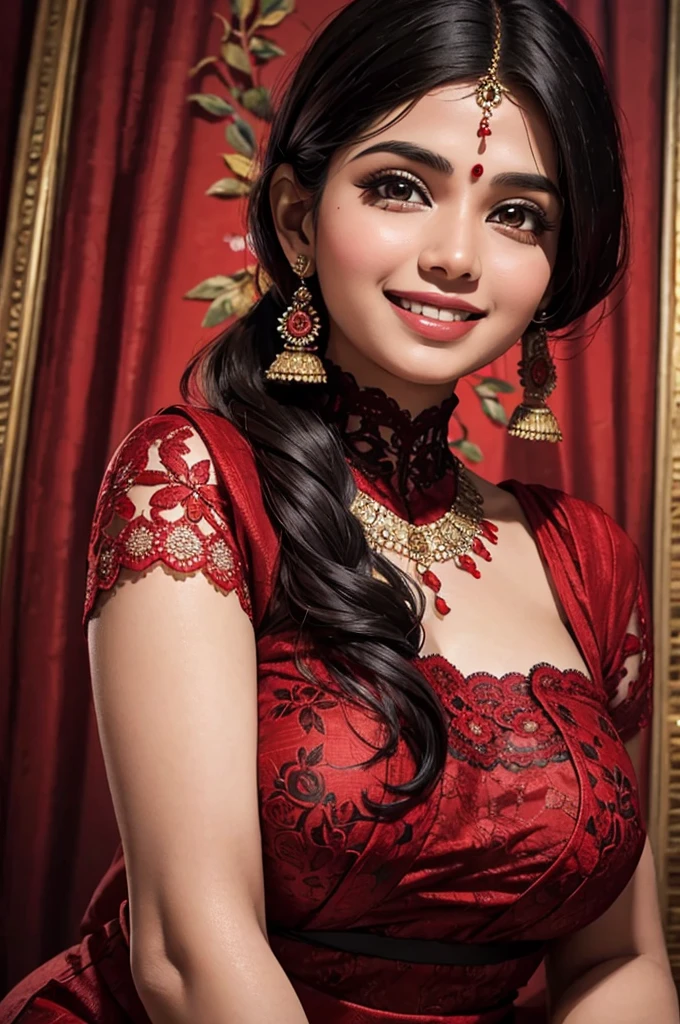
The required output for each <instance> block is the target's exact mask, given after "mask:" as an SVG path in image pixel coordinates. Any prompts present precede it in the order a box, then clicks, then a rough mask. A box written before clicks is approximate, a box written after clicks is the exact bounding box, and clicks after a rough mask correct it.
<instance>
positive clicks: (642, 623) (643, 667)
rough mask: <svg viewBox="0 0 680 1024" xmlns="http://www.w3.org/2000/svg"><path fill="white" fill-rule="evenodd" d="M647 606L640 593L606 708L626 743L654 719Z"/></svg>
mask: <svg viewBox="0 0 680 1024" xmlns="http://www.w3.org/2000/svg"><path fill="white" fill-rule="evenodd" d="M646 604H647V602H646V598H645V595H644V593H643V592H642V590H641V591H640V592H639V593H638V596H637V599H636V603H635V608H634V610H633V612H632V614H631V617H630V621H629V623H628V628H627V631H626V634H625V636H624V638H623V645H622V650H621V664H620V665H619V667H618V668H617V669H616V671H615V672H614V674H613V676H612V677H611V678H610V679H609V680H608V681H607V689H608V692H609V694H610V698H609V701H608V704H607V707H608V710H609V714H610V717H611V719H612V722H613V723H614V725H615V726H616V729H617V731H618V733H619V735H620V736H621V738H622V739H623V740H624V742H625V741H627V740H629V739H632V737H633V736H635V734H636V733H637V732H638V731H639V730H640V729H644V728H646V727H647V726H648V725H649V724H650V723H651V719H652V707H653V692H652V676H653V664H652V662H653V658H652V652H651V647H650V644H651V638H650V634H649V623H648V615H647V607H646Z"/></svg>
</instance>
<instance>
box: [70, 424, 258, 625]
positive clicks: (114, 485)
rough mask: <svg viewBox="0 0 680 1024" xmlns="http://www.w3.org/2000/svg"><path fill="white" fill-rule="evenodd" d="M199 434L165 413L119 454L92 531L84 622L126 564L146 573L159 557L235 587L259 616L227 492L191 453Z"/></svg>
mask: <svg viewBox="0 0 680 1024" xmlns="http://www.w3.org/2000/svg"><path fill="white" fill-rule="evenodd" d="M196 437H197V435H196V432H195V430H194V428H193V427H192V426H191V425H190V424H188V423H187V422H186V420H184V419H183V418H182V417H180V416H160V417H156V418H153V419H149V420H145V421H144V422H143V423H142V424H140V425H139V427H137V428H136V429H135V430H133V431H132V433H131V434H130V435H129V436H128V437H127V438H126V439H125V441H124V442H123V444H122V445H121V446H120V448H119V449H118V451H117V452H116V453H115V455H114V457H113V459H112V460H111V463H110V464H109V467H108V469H107V471H106V474H105V476H104V480H103V482H102V486H101V489H100V494H99V499H98V502H97V508H96V512H95V516H94V522H93V527H92V534H91V537H90V546H89V559H88V573H87V584H86V596H85V608H84V613H83V622H84V623H86V622H87V620H88V619H89V617H90V615H91V614H92V611H93V610H94V606H95V602H96V599H97V595H98V594H99V592H100V591H105V590H110V589H111V588H112V587H113V586H114V584H115V583H116V582H117V580H118V577H119V575H120V570H121V569H122V568H125V569H131V570H134V571H136V572H141V571H143V570H144V569H148V568H149V567H150V566H152V565H155V564H156V563H159V562H160V563H162V564H163V565H165V566H166V567H167V568H169V569H171V570H173V571H174V572H179V573H190V572H196V571H198V570H200V571H201V572H203V573H204V574H205V575H206V576H207V577H208V578H209V579H210V580H211V581H212V582H213V583H214V584H215V585H216V586H217V587H219V588H220V589H221V590H224V591H225V592H228V591H230V590H236V591H237V593H238V597H239V600H240V602H241V605H242V607H243V609H244V611H245V612H246V613H247V614H248V616H249V617H250V618H252V606H251V601H250V592H249V588H248V582H247V578H246V573H245V572H244V570H243V567H242V564H241V557H240V555H239V554H238V551H237V547H236V543H235V541H234V538H233V535H232V531H231V528H230V525H229V515H230V512H229V507H228V496H227V495H226V494H225V493H224V492H223V491H220V490H219V489H218V488H217V487H216V485H215V483H214V482H213V480H214V469H212V467H211V461H210V459H209V458H199V459H197V460H195V461H193V460H192V459H191V458H190V457H189V456H190V447H189V445H188V444H187V441H189V440H190V439H192V438H193V439H195V438H196Z"/></svg>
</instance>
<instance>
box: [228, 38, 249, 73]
mask: <svg viewBox="0 0 680 1024" xmlns="http://www.w3.org/2000/svg"><path fill="white" fill-rule="evenodd" d="M222 57H223V58H224V60H225V61H226V62H227V64H228V65H229V67H230V68H234V69H235V70H236V71H241V72H243V74H244V75H248V77H250V74H251V67H250V61H249V60H248V54H247V53H246V51H245V50H244V49H243V47H242V46H239V44H238V43H233V42H231V41H229V42H228V43H225V45H224V46H223V47H222Z"/></svg>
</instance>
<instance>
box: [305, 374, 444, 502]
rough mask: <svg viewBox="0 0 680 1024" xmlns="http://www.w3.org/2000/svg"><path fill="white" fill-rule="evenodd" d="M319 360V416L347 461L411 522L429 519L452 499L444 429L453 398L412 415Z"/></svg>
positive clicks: (374, 390) (384, 394) (384, 395)
mask: <svg viewBox="0 0 680 1024" xmlns="http://www.w3.org/2000/svg"><path fill="white" fill-rule="evenodd" d="M323 362H324V366H325V368H326V374H327V377H328V383H327V385H326V387H325V388H324V398H323V400H322V402H321V407H320V408H319V413H320V414H321V415H322V416H323V418H324V419H325V420H326V422H328V423H330V424H332V425H334V426H335V427H336V429H337V430H338V432H339V434H340V437H341V440H342V442H343V445H344V447H345V450H346V452H347V456H348V459H349V461H350V463H351V464H352V465H354V466H355V467H356V468H357V469H358V470H359V471H360V472H361V473H362V474H363V475H364V476H365V477H366V478H367V479H368V480H371V481H375V483H376V484H377V485H378V486H379V489H380V492H381V493H382V496H383V497H387V498H390V497H392V498H393V499H395V500H393V501H391V502H390V504H391V505H392V506H393V509H394V511H396V512H398V513H399V514H402V515H405V516H406V517H407V518H409V519H411V520H415V519H417V518H419V517H420V516H421V515H422V514H423V513H425V514H426V517H427V518H429V515H428V513H430V514H434V513H435V512H437V511H439V510H440V506H442V505H446V504H447V503H448V502H449V501H453V499H454V498H455V493H456V486H455V485H456V468H455V459H454V456H453V453H452V452H451V449H450V447H449V442H448V428H449V420H450V419H451V415H452V413H453V411H454V409H455V408H456V406H457V405H458V402H459V399H458V397H457V395H456V394H455V393H453V392H452V393H451V395H449V396H448V397H447V398H445V399H444V401H443V402H441V403H440V404H439V405H432V406H429V407H428V408H427V409H423V410H422V411H421V412H419V413H418V414H417V415H416V416H415V417H412V416H411V413H410V412H408V411H407V410H406V409H402V408H401V407H400V405H399V404H398V402H397V401H396V400H395V399H394V398H390V397H389V395H387V394H386V393H385V392H384V391H383V390H382V389H381V388H377V387H360V386H359V384H358V383H357V380H356V378H355V377H354V375H353V374H352V373H350V372H349V371H347V370H343V369H342V368H341V367H340V366H338V365H337V363H334V362H332V360H330V359H327V358H326V359H324V360H323ZM440 481H441V484H440ZM435 484H438V486H437V487H435V486H434V485H435ZM431 492H435V493H432V494H431V497H432V499H433V502H429V501H428V494H429V493H431Z"/></svg>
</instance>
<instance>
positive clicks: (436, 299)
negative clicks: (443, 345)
mask: <svg viewBox="0 0 680 1024" xmlns="http://www.w3.org/2000/svg"><path fill="white" fill-rule="evenodd" d="M385 294H386V295H387V297H388V299H389V298H390V294H392V295H395V296H396V295H401V296H403V297H404V298H405V299H408V300H409V301H410V302H420V303H422V304H423V305H431V306H437V307H440V308H443V309H444V308H445V309H454V310H460V311H461V312H464V313H475V314H479V317H478V319H474V320H435V319H433V318H432V317H428V316H424V315H423V313H413V312H412V311H411V310H410V309H404V307H403V306H400V305H399V303H398V302H396V301H394V300H393V299H390V305H391V306H392V308H393V309H394V311H395V313H396V314H397V316H398V317H399V318H400V319H401V320H402V322H403V323H405V324H406V326H407V327H410V328H411V330H412V331H415V332H416V334H419V335H421V337H423V338H428V339H430V340H431V341H455V340H456V339H458V338H462V337H463V336H464V335H466V334H469V332H470V331H471V330H472V329H473V328H474V326H475V324H478V323H479V320H480V319H481V318H483V317H484V315H485V314H484V311H483V310H481V309H478V308H477V307H476V306H471V305H470V303H469V302H465V301H464V300H463V299H455V298H454V297H453V296H451V295H443V296H439V295H436V294H433V293H432V292H392V293H387V292H386V293H385Z"/></svg>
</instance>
